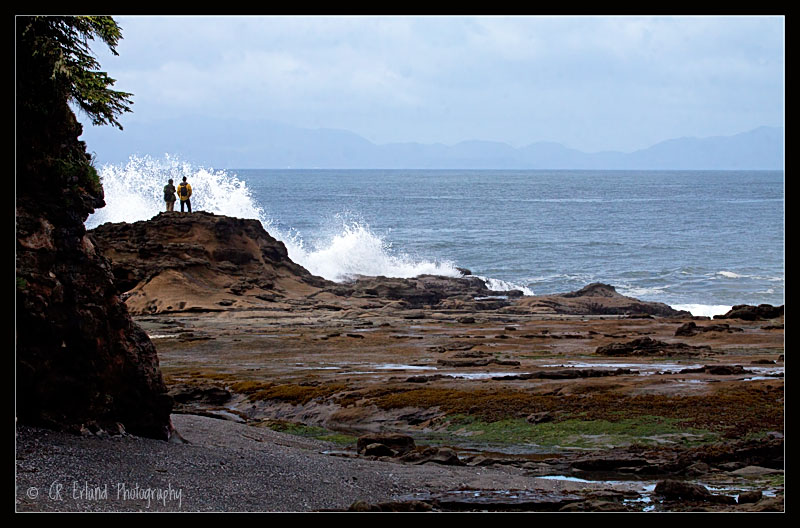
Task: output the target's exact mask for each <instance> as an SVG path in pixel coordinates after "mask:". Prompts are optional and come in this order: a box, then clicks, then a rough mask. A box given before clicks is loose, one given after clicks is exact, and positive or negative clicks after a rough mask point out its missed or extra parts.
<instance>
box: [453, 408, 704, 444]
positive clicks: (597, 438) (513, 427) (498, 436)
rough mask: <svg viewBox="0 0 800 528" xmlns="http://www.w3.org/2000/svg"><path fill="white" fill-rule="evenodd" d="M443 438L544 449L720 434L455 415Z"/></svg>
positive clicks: (654, 424)
mask: <svg viewBox="0 0 800 528" xmlns="http://www.w3.org/2000/svg"><path fill="white" fill-rule="evenodd" d="M439 436H440V438H439V439H440V440H442V441H445V438H446V437H447V438H449V439H451V440H456V439H458V438H468V439H469V442H470V443H486V444H495V445H498V444H499V445H513V444H528V445H530V444H533V445H536V446H539V447H542V448H584V449H591V448H600V447H619V446H627V445H632V444H640V445H658V444H665V443H680V444H681V445H683V446H686V445H692V444H702V443H706V442H713V441H716V440H718V439H719V436H718V435H717V434H714V433H712V432H710V431H707V430H704V429H697V428H688V427H686V426H685V425H684V424H683V423H682V421H681V420H678V419H670V418H663V417H659V416H638V417H636V418H629V419H623V420H620V421H608V420H580V419H574V418H573V419H568V420H563V421H558V422H547V423H539V424H535V425H534V424H531V423H528V422H527V421H526V420H524V419H520V418H510V419H503V420H497V421H491V422H486V421H482V420H480V419H478V418H476V417H474V416H468V415H455V416H453V417H452V419H451V420H450V422H449V425H448V426H447V427H446V429H445V430H444V431H442V432H440V433H439Z"/></svg>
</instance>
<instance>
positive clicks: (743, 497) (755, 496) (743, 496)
mask: <svg viewBox="0 0 800 528" xmlns="http://www.w3.org/2000/svg"><path fill="white" fill-rule="evenodd" d="M763 498H764V494H763V493H762V492H761V490H755V491H743V492H741V493H739V504H754V503H756V502H758V501H760V500H761V499H763Z"/></svg>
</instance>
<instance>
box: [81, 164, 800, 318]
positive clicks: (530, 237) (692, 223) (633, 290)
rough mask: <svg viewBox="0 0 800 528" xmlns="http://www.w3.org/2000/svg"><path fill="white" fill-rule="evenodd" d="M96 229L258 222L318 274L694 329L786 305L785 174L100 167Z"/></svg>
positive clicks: (93, 220)
mask: <svg viewBox="0 0 800 528" xmlns="http://www.w3.org/2000/svg"><path fill="white" fill-rule="evenodd" d="M98 170H99V172H100V175H101V180H102V183H103V186H104V189H105V196H106V204H107V205H106V207H105V208H102V209H99V210H98V211H96V212H95V213H94V214H93V215H91V216H90V217H89V218H88V220H87V222H86V226H87V228H89V229H91V228H93V227H96V226H97V225H99V224H101V223H104V222H121V221H125V222H134V221H138V220H146V219H149V218H151V217H153V216H155V215H156V214H158V212H159V211H163V210H164V203H163V201H162V188H163V186H164V185H165V184H166V182H167V179H168V178H173V179H174V180H175V183H176V184H177V183H178V182H179V181H180V180H181V179H182V177H183V176H186V177H187V179H188V181H189V183H191V184H192V187H193V191H194V192H193V195H192V208H193V210H195V211H199V210H202V211H208V212H211V213H215V214H222V215H228V216H236V217H241V218H255V219H258V220H260V221H261V223H262V224H263V225H264V228H265V229H266V230H267V231H268V232H269V233H270V234H271V235H272V236H274V237H275V238H277V239H279V240H281V241H283V242H284V243H285V244H286V247H287V250H288V251H289V256H290V258H292V260H294V261H295V262H297V263H298V264H301V265H302V266H304V267H305V268H307V269H308V270H309V271H310V272H312V273H314V274H315V275H320V276H322V277H325V278H327V279H330V280H334V281H343V280H347V278H348V277H351V276H353V275H356V274H361V275H384V276H393V277H413V276H416V275H419V274H423V273H434V274H440V275H448V276H459V275H460V273H461V272H460V271H459V270H458V268H466V269H469V270H470V271H471V272H472V274H474V275H477V276H480V277H482V278H484V279H486V280H487V282H488V283H489V284H490V286H492V287H493V289H496V290H508V289H520V290H522V291H523V292H525V294H527V295H541V294H548V293H561V292H568V291H574V290H577V289H580V288H582V287H583V286H586V285H587V284H590V283H592V282H603V283H607V284H611V285H613V286H615V287H616V289H617V291H618V292H619V293H621V294H623V295H629V296H632V297H636V298H638V299H641V300H647V301H658V302H663V303H666V304H669V305H670V306H673V307H674V308H677V309H685V310H689V311H690V312H692V313H693V314H694V315H707V316H711V315H716V314H720V313H725V312H726V311H727V310H728V309H730V307H731V306H733V305H736V304H762V303H767V304H773V305H780V304H784V289H785V235H784V233H785V198H784V173H783V171H565V170H558V171H547V170H310V169H309V170H304V169H291V170H257V169H242V170H232V169H225V170H216V169H213V168H207V167H200V166H196V165H193V164H192V163H191V162H189V161H184V160H180V159H179V158H175V157H171V156H164V157H163V158H160V159H156V158H150V157H131V159H130V160H129V161H128V162H127V163H125V164H120V165H104V166H101V167H98Z"/></svg>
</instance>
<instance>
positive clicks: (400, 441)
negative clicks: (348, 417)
mask: <svg viewBox="0 0 800 528" xmlns="http://www.w3.org/2000/svg"><path fill="white" fill-rule="evenodd" d="M371 444H380V445H383V446H385V447H387V448H389V449H391V450H392V451H394V452H395V454H399V455H402V454H405V453H407V452H408V451H411V450H413V449H414V447H415V443H414V439H413V438H412V437H410V436H408V435H404V434H400V433H375V434H367V435H363V436H360V437H359V438H358V441H357V442H356V449H357V451H358V452H359V453H363V452H364V451H365V450H366V449H367V447H368V446H369V445H371ZM390 456H391V455H390Z"/></svg>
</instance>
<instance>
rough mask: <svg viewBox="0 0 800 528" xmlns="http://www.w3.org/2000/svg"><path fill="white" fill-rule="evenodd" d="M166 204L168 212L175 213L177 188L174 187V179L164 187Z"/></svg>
mask: <svg viewBox="0 0 800 528" xmlns="http://www.w3.org/2000/svg"><path fill="white" fill-rule="evenodd" d="M164 203H166V204H167V211H174V210H175V209H174V208H175V186H174V185H172V179H171V178H170V180H169V183H167V184H166V185H165V186H164Z"/></svg>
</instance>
